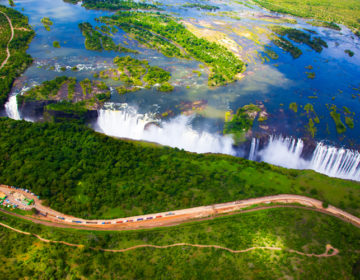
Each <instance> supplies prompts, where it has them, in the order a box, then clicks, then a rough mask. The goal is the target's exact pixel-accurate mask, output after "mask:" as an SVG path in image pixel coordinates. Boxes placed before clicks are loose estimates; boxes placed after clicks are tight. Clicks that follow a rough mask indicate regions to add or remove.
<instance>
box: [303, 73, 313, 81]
mask: <svg viewBox="0 0 360 280" xmlns="http://www.w3.org/2000/svg"><path fill="white" fill-rule="evenodd" d="M305 73H306V76H307V77H308V79H311V80H313V79H315V73H314V72H305Z"/></svg>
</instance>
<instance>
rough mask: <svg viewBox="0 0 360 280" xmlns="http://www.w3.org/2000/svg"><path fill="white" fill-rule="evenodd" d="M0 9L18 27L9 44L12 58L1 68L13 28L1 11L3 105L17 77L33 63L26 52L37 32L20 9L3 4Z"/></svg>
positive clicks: (0, 93)
mask: <svg viewBox="0 0 360 280" xmlns="http://www.w3.org/2000/svg"><path fill="white" fill-rule="evenodd" d="M0 11H1V12H3V13H5V14H6V15H7V16H8V17H9V18H10V20H11V22H12V25H13V27H14V28H16V29H15V34H14V38H13V40H12V41H11V43H10V45H9V50H10V58H9V60H8V61H7V63H5V64H4V66H3V67H2V68H1V65H2V63H4V61H5V59H6V57H7V53H6V48H7V45H8V43H9V40H10V37H11V30H10V25H9V23H8V21H7V19H6V17H5V16H4V15H3V14H1V13H0V26H1V28H0V106H2V105H4V103H5V102H6V100H7V97H8V94H9V92H10V90H11V87H12V84H13V82H14V80H15V78H16V77H18V76H20V75H21V74H22V73H23V72H24V71H25V69H26V68H27V67H28V66H29V65H30V64H31V63H32V58H31V57H30V55H28V54H27V53H26V49H27V48H28V45H29V43H30V41H31V40H32V38H33V36H34V34H35V33H34V31H32V30H31V28H30V26H29V24H28V19H27V17H25V16H23V15H22V14H21V13H19V12H18V11H16V10H13V9H10V8H7V7H5V6H1V5H0Z"/></svg>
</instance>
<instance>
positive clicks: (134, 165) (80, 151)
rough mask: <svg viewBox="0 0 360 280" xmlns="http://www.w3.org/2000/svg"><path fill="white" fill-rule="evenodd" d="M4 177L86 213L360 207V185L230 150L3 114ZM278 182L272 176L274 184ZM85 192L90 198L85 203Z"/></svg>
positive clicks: (60, 206) (53, 203)
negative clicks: (140, 139) (223, 206)
mask: <svg viewBox="0 0 360 280" xmlns="http://www.w3.org/2000/svg"><path fill="white" fill-rule="evenodd" d="M0 135H1V139H2V141H1V143H0V168H1V172H0V182H2V183H3V184H7V185H14V186H21V187H23V188H28V189H30V190H31V191H33V192H34V193H36V194H37V195H40V197H41V199H43V200H45V201H46V203H47V204H48V205H49V206H50V207H52V208H54V209H56V210H59V211H61V212H64V213H67V214H72V215H75V216H79V217H90V218H95V217H104V218H111V217H114V215H113V214H111V210H112V209H115V208H116V209H119V211H118V212H117V213H116V216H117V217H120V216H122V217H126V216H131V215H136V214H142V213H156V212H160V211H167V210H175V209H179V208H188V207H194V206H200V205H209V204H213V203H220V202H226V201H234V200H239V199H245V198H250V197H259V196H264V195H274V194H279V193H293V194H301V195H307V196H310V197H315V198H318V199H320V200H322V201H328V202H329V203H330V204H332V205H335V206H338V207H341V208H343V209H344V210H346V211H349V212H351V213H353V214H360V209H359V207H358V205H359V203H360V184H359V183H356V182H352V181H344V180H340V179H334V178H329V177H327V176H324V175H320V174H317V173H315V172H313V171H309V170H289V169H285V168H280V167H275V166H271V165H269V164H266V163H257V162H252V161H248V160H245V159H242V158H237V157H232V156H226V155H204V154H192V153H188V152H185V151H179V150H178V149H172V148H168V147H157V146H153V145H151V146H149V145H143V144H141V143H140V144H139V143H137V142H135V143H133V142H128V141H122V140H119V139H114V138H111V137H107V136H105V135H101V134H99V133H96V132H94V131H93V130H92V129H90V128H87V127H85V126H79V125H76V124H73V123H29V122H25V121H13V120H10V119H6V118H2V119H0ZM270 182H271V183H270ZM79 195H81V196H82V197H83V198H86V199H84V200H83V201H82V202H78V200H77V198H78V197H79Z"/></svg>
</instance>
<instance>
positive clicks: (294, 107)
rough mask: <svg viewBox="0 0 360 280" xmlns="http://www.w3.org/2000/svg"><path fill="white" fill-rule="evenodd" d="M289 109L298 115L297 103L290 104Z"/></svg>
mask: <svg viewBox="0 0 360 280" xmlns="http://www.w3.org/2000/svg"><path fill="white" fill-rule="evenodd" d="M289 108H290V109H291V110H293V111H294V113H297V111H298V105H297V104H296V102H293V103H290V105H289Z"/></svg>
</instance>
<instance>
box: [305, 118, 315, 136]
mask: <svg viewBox="0 0 360 280" xmlns="http://www.w3.org/2000/svg"><path fill="white" fill-rule="evenodd" d="M307 130H308V131H309V132H310V134H311V137H312V138H314V137H315V134H316V131H317V128H316V127H315V124H314V121H313V120H312V119H309V123H308V125H307Z"/></svg>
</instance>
